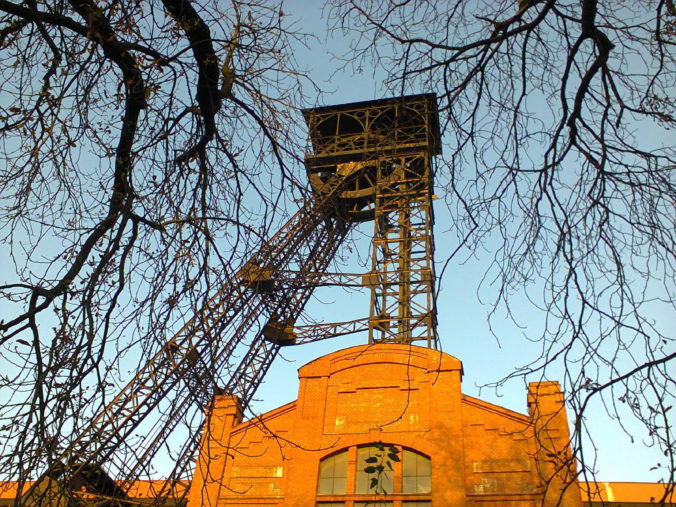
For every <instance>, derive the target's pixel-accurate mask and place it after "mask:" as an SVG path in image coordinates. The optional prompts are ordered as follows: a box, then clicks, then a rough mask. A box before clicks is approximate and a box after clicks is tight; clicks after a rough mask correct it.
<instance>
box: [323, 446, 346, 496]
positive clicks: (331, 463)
mask: <svg viewBox="0 0 676 507" xmlns="http://www.w3.org/2000/svg"><path fill="white" fill-rule="evenodd" d="M346 484H347V451H343V452H341V453H338V454H334V455H333V456H329V457H327V458H324V459H323V460H322V461H321V462H320V463H319V480H318V481H317V494H318V495H344V494H345V486H346Z"/></svg>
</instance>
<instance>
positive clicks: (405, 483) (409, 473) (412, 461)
mask: <svg viewBox="0 0 676 507" xmlns="http://www.w3.org/2000/svg"><path fill="white" fill-rule="evenodd" d="M431 472H432V466H431V463H430V460H429V458H427V457H426V456H423V455H422V454H418V453H417V452H413V451H409V450H406V449H404V452H403V466H402V475H403V478H402V479H403V480H402V493H430V492H431V491H432V480H431Z"/></svg>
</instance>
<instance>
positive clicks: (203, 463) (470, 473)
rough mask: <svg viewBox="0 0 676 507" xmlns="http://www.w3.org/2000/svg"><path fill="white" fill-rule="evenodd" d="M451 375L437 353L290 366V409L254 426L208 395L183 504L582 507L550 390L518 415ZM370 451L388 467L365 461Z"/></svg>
mask: <svg viewBox="0 0 676 507" xmlns="http://www.w3.org/2000/svg"><path fill="white" fill-rule="evenodd" d="M462 373H463V372H462V364H461V363H460V361H459V360H457V359H455V358H453V357H451V356H450V355H448V354H444V353H441V352H439V351H436V350H432V349H428V348H422V347H417V346H408V345H399V344H376V345H363V346H357V347H352V348H348V349H345V350H340V351H337V352H333V353H331V354H328V355H326V356H324V357H320V358H319V359H316V360H314V361H312V362H310V363H308V364H306V365H305V366H303V367H302V368H300V370H299V378H300V386H299V391H298V399H297V400H295V401H292V402H291V403H288V404H286V405H283V406H281V407H279V408H277V409H275V410H272V411H270V412H267V413H265V414H263V415H261V416H260V417H259V418H257V419H254V420H250V421H243V420H242V413H241V410H240V407H239V403H238V400H237V399H236V398H234V397H229V396H219V397H217V398H216V400H215V402H214V407H213V410H212V412H211V416H210V418H209V422H208V423H207V428H206V431H205V433H204V436H203V439H202V452H201V456H200V461H199V463H198V465H197V469H196V471H195V476H194V479H193V482H192V486H191V490H190V494H189V499H188V505H191V506H192V505H216V504H218V505H251V506H253V505H256V506H259V505H294V506H308V507H309V506H314V505H317V506H321V507H338V506H345V507H353V506H354V507H362V506H365V505H382V506H387V507H423V506H429V505H438V506H446V505H466V506H477V507H478V506H486V507H487V506H489V505H491V506H495V505H500V506H505V507H507V506H536V505H542V504H543V502H544V504H545V505H557V504H558V505H563V506H582V497H581V491H580V489H579V487H578V485H577V482H576V480H575V472H576V471H575V462H574V460H573V459H572V458H571V453H570V449H569V446H568V440H569V432H568V421H567V418H566V411H565V408H564V405H563V394H562V392H561V389H560V386H559V384H558V383H556V382H541V383H532V384H531V385H530V386H529V392H528V399H527V403H528V414H521V413H517V412H513V411H511V410H508V409H505V408H503V407H499V406H497V405H494V404H491V403H487V402H485V401H482V400H480V399H477V398H474V397H471V396H467V395H464V394H462V392H461V378H462ZM374 444H376V445H380V444H383V445H385V446H386V447H385V454H387V449H388V448H389V447H394V449H395V452H394V454H395V456H396V458H395V459H392V460H388V461H390V463H389V464H387V463H384V461H382V460H380V459H379V458H376V459H375V460H374V459H371V460H370V461H367V458H369V457H373V456H374V455H375V454H377V453H378V452H379V450H378V448H377V447H375V446H374ZM369 463H373V465H378V464H384V465H387V466H386V467H385V470H386V473H385V474H383V475H381V476H380V478H379V479H378V481H379V487H382V489H384V490H385V491H387V494H386V495H382V494H380V495H377V494H375V493H374V488H371V487H370V486H371V481H372V479H374V478H376V477H377V473H371V474H369V473H367V471H366V468H367V467H368V466H369ZM390 465H391V468H392V470H390ZM374 501H377V502H376V503H374Z"/></svg>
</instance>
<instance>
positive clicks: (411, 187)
mask: <svg viewBox="0 0 676 507" xmlns="http://www.w3.org/2000/svg"><path fill="white" fill-rule="evenodd" d="M303 114H304V116H305V120H306V122H307V124H308V128H309V133H310V149H309V153H308V154H307V155H306V157H305V165H306V168H307V171H308V175H309V178H310V183H311V184H312V186H313V188H314V189H315V191H317V192H321V189H322V188H323V187H324V185H326V183H327V182H328V181H330V180H331V179H332V178H333V177H334V176H336V175H341V176H349V178H350V180H349V183H348V185H347V186H346V187H345V190H344V191H343V192H342V194H341V199H340V204H341V206H345V208H346V209H344V210H342V211H343V212H344V213H345V214H346V216H349V217H350V218H351V220H353V221H367V220H373V221H374V224H375V225H374V236H373V243H372V256H371V259H372V261H371V271H370V272H369V273H367V274H366V275H364V277H363V284H364V285H365V286H366V287H368V288H370V290H371V304H370V313H369V343H376V342H396V343H411V342H413V341H423V340H424V341H425V342H426V345H427V346H428V347H432V348H436V346H437V333H436V308H435V297H434V293H435V290H434V281H435V276H434V240H433V235H432V225H433V222H434V214H433V211H432V177H433V158H434V156H435V155H439V154H440V153H441V143H440V132H439V120H438V112H437V104H436V97H435V95H433V94H426V95H413V96H406V97H400V98H392V99H382V100H374V101H368V102H356V103H352V104H343V105H338V106H327V107H319V108H314V109H306V110H304V111H303Z"/></svg>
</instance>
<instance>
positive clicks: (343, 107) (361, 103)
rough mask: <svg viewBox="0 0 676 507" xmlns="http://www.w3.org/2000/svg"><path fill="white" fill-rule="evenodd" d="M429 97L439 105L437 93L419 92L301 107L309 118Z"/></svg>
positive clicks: (428, 98)
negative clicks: (333, 112) (317, 114)
mask: <svg viewBox="0 0 676 507" xmlns="http://www.w3.org/2000/svg"><path fill="white" fill-rule="evenodd" d="M423 98H424V99H427V100H433V101H434V105H435V106H437V94H436V93H419V94H416V95H399V96H398V97H387V98H384V99H375V100H362V101H358V102H348V103H347V104H337V105H333V106H318V107H309V108H306V109H301V112H302V113H303V116H305V118H306V119H307V113H314V112H318V113H321V112H324V111H345V110H349V109H357V108H359V107H365V106H378V105H383V104H394V103H396V102H401V101H404V102H408V101H409V100H410V101H413V100H416V99H423ZM437 107H438V106H437Z"/></svg>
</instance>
